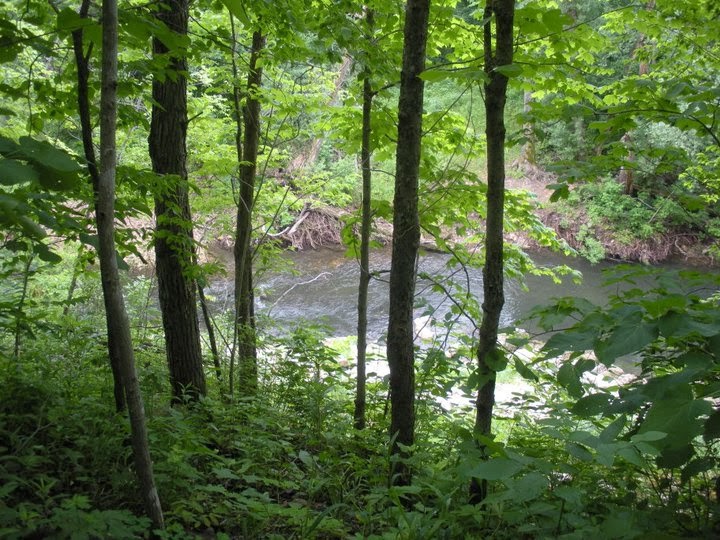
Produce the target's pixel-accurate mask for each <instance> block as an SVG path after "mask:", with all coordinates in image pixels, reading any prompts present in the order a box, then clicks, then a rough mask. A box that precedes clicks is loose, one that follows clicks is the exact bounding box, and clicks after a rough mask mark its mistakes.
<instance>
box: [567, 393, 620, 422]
mask: <svg viewBox="0 0 720 540" xmlns="http://www.w3.org/2000/svg"><path fill="white" fill-rule="evenodd" d="M614 402H615V398H614V397H613V396H612V395H610V394H606V393H604V392H598V393H596V394H590V395H589V396H585V397H583V398H581V399H579V400H578V401H577V402H576V403H575V405H573V406H572V408H571V409H570V411H571V412H572V413H573V414H577V415H578V416H582V417H585V418H589V417H591V416H597V415H599V414H603V413H604V412H605V411H606V410H607V409H608V408H609V407H610V406H611V405H612V404H613V403H614Z"/></svg>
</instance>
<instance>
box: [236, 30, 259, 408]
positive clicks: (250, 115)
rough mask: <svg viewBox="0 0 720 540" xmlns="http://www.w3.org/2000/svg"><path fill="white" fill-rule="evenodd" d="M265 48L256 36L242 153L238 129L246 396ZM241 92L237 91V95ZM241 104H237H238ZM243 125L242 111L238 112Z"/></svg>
mask: <svg viewBox="0 0 720 540" xmlns="http://www.w3.org/2000/svg"><path fill="white" fill-rule="evenodd" d="M264 47H265V36H263V34H262V32H261V31H260V30H256V31H255V32H253V37H252V47H251V49H250V66H249V71H248V80H247V94H246V98H245V106H244V107H243V110H242V119H243V128H244V131H245V139H244V141H243V145H242V152H240V145H239V141H240V138H241V134H240V127H239V126H238V134H237V135H238V137H237V143H238V144H237V146H238V162H239V163H240V198H239V202H238V207H237V223H236V230H235V249H234V255H235V325H236V328H237V336H238V347H237V357H238V368H239V369H238V381H239V385H238V386H239V387H240V389H241V391H242V392H244V393H246V394H254V393H255V391H256V390H257V384H258V380H257V379H258V375H257V347H256V340H255V296H254V293H253V282H252V274H253V272H252V256H253V253H252V246H251V238H252V212H253V206H254V204H255V202H254V196H255V174H256V173H257V156H258V146H259V144H260V99H259V95H258V94H259V92H260V86H261V85H262V68H261V67H260V66H259V62H258V61H259V59H260V54H261V53H262V50H263V48H264ZM237 93H238V90H237V89H235V95H237ZM238 101H239V100H237V101H236V104H237V103H238ZM235 113H236V118H237V122H238V124H239V123H240V111H239V110H237V109H236V111H235Z"/></svg>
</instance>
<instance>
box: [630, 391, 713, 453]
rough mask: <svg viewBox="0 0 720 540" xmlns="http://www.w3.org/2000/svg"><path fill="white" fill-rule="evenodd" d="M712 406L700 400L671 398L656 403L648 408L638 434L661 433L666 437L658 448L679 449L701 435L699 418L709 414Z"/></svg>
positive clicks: (702, 423) (702, 424) (702, 425)
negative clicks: (665, 434) (647, 432)
mask: <svg viewBox="0 0 720 540" xmlns="http://www.w3.org/2000/svg"><path fill="white" fill-rule="evenodd" d="M711 409H712V406H711V405H710V403H708V402H707V401H705V400H702V399H695V400H693V399H689V400H688V399H683V398H673V399H665V400H663V401H658V402H656V403H654V404H653V406H652V407H650V410H649V411H648V412H647V415H646V417H645V420H644V421H643V423H642V425H641V426H640V431H639V433H644V432H646V431H661V432H664V433H667V434H668V436H667V437H666V438H664V439H662V440H661V441H659V443H658V444H657V446H658V448H661V449H665V448H676V449H677V448H681V447H685V446H686V445H688V444H690V443H691V442H692V440H693V439H694V438H695V437H697V436H699V435H700V434H702V432H703V428H704V422H703V420H702V419H701V417H703V416H705V415H707V414H709V413H710V412H711Z"/></svg>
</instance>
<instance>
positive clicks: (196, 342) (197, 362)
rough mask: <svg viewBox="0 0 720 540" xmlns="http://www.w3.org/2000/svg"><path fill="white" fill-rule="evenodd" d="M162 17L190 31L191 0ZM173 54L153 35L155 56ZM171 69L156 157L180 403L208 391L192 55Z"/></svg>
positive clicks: (165, 309) (167, 324)
mask: <svg viewBox="0 0 720 540" xmlns="http://www.w3.org/2000/svg"><path fill="white" fill-rule="evenodd" d="M166 4H167V9H160V10H159V11H158V12H157V13H156V15H155V16H156V18H157V19H159V20H160V21H162V22H163V23H165V24H166V25H167V26H168V28H170V29H171V30H172V31H174V32H177V33H179V34H187V30H188V0H168V2H166ZM168 52H170V51H169V50H168V48H167V47H166V46H165V44H164V43H163V42H162V41H160V40H159V39H157V38H154V39H153V53H154V55H155V56H159V55H163V54H167V53H168ZM172 54H174V56H172V57H171V59H170V66H169V67H170V69H172V70H173V71H175V72H176V74H177V75H176V76H175V77H167V78H165V79H164V80H160V78H158V77H155V79H154V80H153V101H154V103H153V107H152V121H151V124H150V138H149V146H150V158H151V160H152V165H153V171H154V172H155V173H157V174H158V175H161V176H163V178H162V179H161V183H162V184H163V186H162V188H161V189H160V190H159V192H158V193H156V195H155V216H156V220H157V223H156V230H155V264H156V271H157V278H158V293H159V298H160V310H161V311H162V320H163V329H164V331H165V350H166V353H167V362H168V368H169V371H170V384H171V386H172V398H173V402H174V403H179V402H181V401H183V400H184V399H190V400H195V399H198V398H199V397H200V396H203V395H205V393H206V386H205V372H204V371H203V359H202V349H201V346H200V327H199V324H198V315H197V305H196V296H195V281H194V279H193V277H192V273H191V272H190V270H191V268H192V266H193V261H194V260H195V257H194V249H195V247H194V243H193V238H192V217H191V214H190V201H189V195H188V185H187V169H186V159H187V150H186V146H185V139H186V133H187V122H188V120H187V81H186V79H185V75H184V73H186V72H187V59H186V58H185V56H184V54H185V53H184V52H179V53H178V52H173V53H172Z"/></svg>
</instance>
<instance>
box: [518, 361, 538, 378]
mask: <svg viewBox="0 0 720 540" xmlns="http://www.w3.org/2000/svg"><path fill="white" fill-rule="evenodd" d="M514 364H515V371H517V372H518V374H519V375H520V376H521V377H522V378H523V379H526V380H528V381H536V382H537V381H538V380H540V379H539V378H538V376H537V375H536V374H535V373H534V372H533V371H532V370H531V369H530V368H529V367H527V366H526V365H525V364H524V363H523V362H522V360H520V359H519V358H518V357H517V356H516V357H515V359H514Z"/></svg>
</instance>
